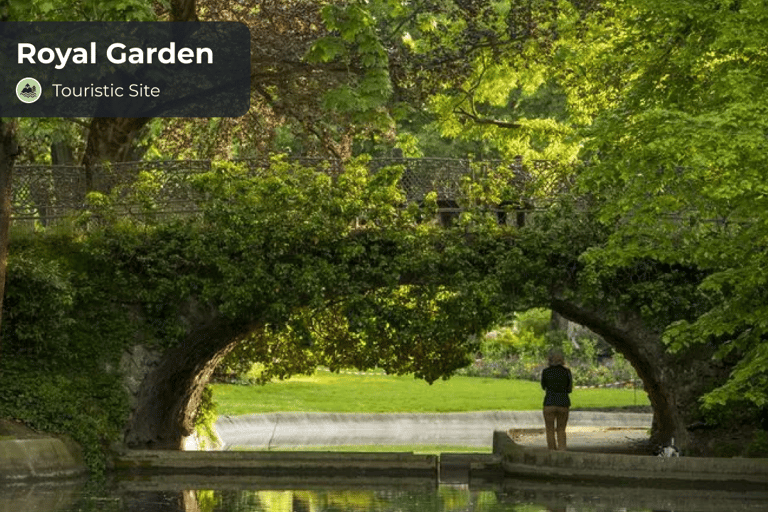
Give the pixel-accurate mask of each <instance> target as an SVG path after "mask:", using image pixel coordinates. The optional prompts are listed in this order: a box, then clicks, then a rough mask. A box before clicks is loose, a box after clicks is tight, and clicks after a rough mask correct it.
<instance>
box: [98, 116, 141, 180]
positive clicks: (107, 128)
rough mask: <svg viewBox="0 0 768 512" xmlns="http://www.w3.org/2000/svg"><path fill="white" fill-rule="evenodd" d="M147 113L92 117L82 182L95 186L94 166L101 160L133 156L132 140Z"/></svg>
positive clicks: (130, 157)
mask: <svg viewBox="0 0 768 512" xmlns="http://www.w3.org/2000/svg"><path fill="white" fill-rule="evenodd" d="M151 119H152V118H151V117H135V118H134V117H94V118H93V119H91V124H90V126H89V128H88V140H87V142H86V145H85V153H84V154H83V166H84V167H85V185H86V187H87V190H89V191H90V190H97V189H98V187H97V186H96V183H95V182H94V169H95V167H96V166H97V165H99V164H101V163H103V162H127V161H130V160H134V159H135V158H134V156H135V149H136V147H135V144H134V143H135V141H136V137H137V135H138V134H139V132H140V130H141V129H142V128H144V126H146V124H147V123H148V122H149V121H150V120H151Z"/></svg>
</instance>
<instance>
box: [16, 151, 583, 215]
mask: <svg viewBox="0 0 768 512" xmlns="http://www.w3.org/2000/svg"><path fill="white" fill-rule="evenodd" d="M288 161H289V162H295V163H299V164H301V165H303V166H305V167H309V168H316V169H318V170H322V171H323V172H327V173H328V174H330V175H331V176H337V175H339V174H340V173H341V172H342V171H343V168H344V162H342V161H340V160H329V159H321V158H295V159H288ZM233 162H235V163H241V164H244V165H245V166H246V167H247V168H248V169H249V170H250V171H251V172H253V173H255V174H257V175H258V174H259V173H261V172H264V171H265V170H266V169H267V168H268V167H269V165H270V160H269V159H266V158H260V159H241V160H233ZM389 166H401V167H402V169H403V175H402V178H401V180H400V185H401V187H402V190H403V192H404V194H405V197H406V202H408V203H411V202H422V201H424V199H425V197H426V196H427V195H428V194H430V193H433V192H434V194H435V195H436V199H437V202H438V207H439V209H440V210H443V211H456V210H458V209H459V208H460V205H461V203H462V201H464V200H467V199H468V198H467V197H466V192H465V187H464V184H465V182H466V181H467V180H469V181H470V182H476V183H477V182H483V180H485V182H486V183H489V182H490V181H489V180H494V181H495V182H496V184H497V185H500V186H501V187H500V190H501V194H500V197H499V200H498V201H497V202H496V203H495V204H493V205H489V206H493V207H496V208H498V209H499V210H502V209H504V207H505V206H512V207H513V209H517V210H522V209H527V210H530V209H536V208H541V207H543V206H546V205H547V204H548V203H549V202H551V201H552V200H553V199H554V198H555V197H557V196H558V195H560V194H562V193H563V192H566V191H567V190H569V189H570V185H571V180H572V177H573V175H574V173H573V167H571V166H567V167H566V166H562V165H561V164H558V163H556V162H550V161H544V160H539V161H531V162H523V161H522V160H521V159H519V158H518V159H515V160H512V161H502V160H468V159H447V158H383V159H372V160H371V161H370V162H369V164H368V168H369V170H370V172H371V173H376V172H378V171H380V170H381V169H383V168H385V167H389ZM212 169H213V162H212V161H210V160H163V161H142V162H122V163H112V164H106V165H102V166H97V167H95V168H92V169H90V170H89V171H88V173H86V168H85V167H84V166H75V165H67V166H63V165H55V166H54V165H19V166H16V167H15V169H14V180H13V188H12V190H13V195H12V205H13V214H12V219H13V220H14V221H15V222H19V221H28V222H29V221H37V222H40V223H41V224H43V225H47V224H49V223H51V222H53V221H55V220H57V219H62V218H64V217H68V216H71V215H73V214H78V213H80V212H83V211H86V210H88V209H89V208H90V207H89V205H88V204H87V202H86V195H87V193H88V192H89V191H98V192H103V193H107V192H109V193H110V194H111V195H112V197H113V198H114V200H115V203H114V204H113V206H115V207H117V210H118V211H119V212H121V214H124V215H125V216H133V215H142V216H147V215H153V216H168V215H183V214H189V213H193V212H195V211H197V208H196V205H197V203H198V201H200V200H201V199H202V198H201V197H199V196H198V194H197V193H196V191H195V190H194V188H193V187H192V186H191V179H192V177H194V176H196V175H199V174H201V173H205V172H209V171H211V170H212ZM142 172H145V173H149V175H150V176H151V180H152V186H151V192H149V193H150V195H151V203H152V205H153V206H152V208H151V209H147V208H146V204H141V203H140V202H137V201H136V200H135V199H129V198H131V197H134V195H133V194H131V192H135V190H136V188H137V187H138V186H140V181H139V180H138V177H139V176H140V174H141V173H142Z"/></svg>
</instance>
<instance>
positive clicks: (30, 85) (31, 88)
mask: <svg viewBox="0 0 768 512" xmlns="http://www.w3.org/2000/svg"><path fill="white" fill-rule="evenodd" d="M42 95H43V88H42V86H41V85H40V82H38V81H37V80H35V79H34V78H31V77H27V78H22V79H21V80H19V83H18V84H16V97H17V98H19V99H20V100H21V102H22V103H34V102H36V101H37V100H39V99H40V96H42Z"/></svg>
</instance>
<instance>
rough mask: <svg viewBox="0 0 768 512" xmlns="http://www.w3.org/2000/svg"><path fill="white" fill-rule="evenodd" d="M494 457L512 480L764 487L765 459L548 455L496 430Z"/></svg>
mask: <svg viewBox="0 0 768 512" xmlns="http://www.w3.org/2000/svg"><path fill="white" fill-rule="evenodd" d="M493 453H494V454H495V455H497V456H499V457H500V458H501V468H502V470H503V473H504V475H505V476H506V477H512V478H530V479H553V478H554V479H557V480H560V481H568V480H571V481H580V482H584V481H599V482H601V483H603V484H626V483H635V484H638V483H644V484H649V485H652V484H664V485H672V486H683V487H685V486H696V487H701V488H708V489H713V488H723V487H729V488H731V489H733V488H734V487H736V486H739V487H743V488H745V489H746V488H749V489H760V490H765V489H768V459H745V458H730V459H726V458H708V457H670V458H663V457H653V456H647V455H645V456H642V455H625V454H608V453H590V452H576V451H570V450H569V451H551V450H548V449H546V448H538V447H529V446H521V445H520V444H518V443H516V442H515V441H514V440H513V439H512V437H511V436H510V434H509V433H508V432H494V438H493Z"/></svg>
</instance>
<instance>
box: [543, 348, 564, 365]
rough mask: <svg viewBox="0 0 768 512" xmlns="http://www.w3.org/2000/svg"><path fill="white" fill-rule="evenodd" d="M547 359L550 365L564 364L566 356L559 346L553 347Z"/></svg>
mask: <svg viewBox="0 0 768 512" xmlns="http://www.w3.org/2000/svg"><path fill="white" fill-rule="evenodd" d="M547 361H548V362H549V366H557V365H564V364H565V356H564V355H563V351H562V350H560V349H559V348H553V349H552V350H550V351H549V354H548V355H547Z"/></svg>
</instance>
